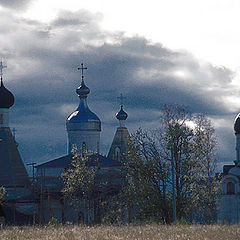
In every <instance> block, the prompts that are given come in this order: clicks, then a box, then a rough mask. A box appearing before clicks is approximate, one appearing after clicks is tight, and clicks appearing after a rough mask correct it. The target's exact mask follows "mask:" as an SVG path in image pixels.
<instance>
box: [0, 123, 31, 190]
mask: <svg viewBox="0 0 240 240" xmlns="http://www.w3.org/2000/svg"><path fill="white" fill-rule="evenodd" d="M29 184H30V181H29V177H28V174H27V171H26V169H25V166H24V164H23V161H22V159H21V156H20V154H19V152H18V149H17V145H16V142H15V139H14V137H13V136H12V133H11V130H10V129H9V128H8V127H5V128H0V185H1V186H5V187H10V186H12V187H14V186H16V187H18V186H26V185H29Z"/></svg>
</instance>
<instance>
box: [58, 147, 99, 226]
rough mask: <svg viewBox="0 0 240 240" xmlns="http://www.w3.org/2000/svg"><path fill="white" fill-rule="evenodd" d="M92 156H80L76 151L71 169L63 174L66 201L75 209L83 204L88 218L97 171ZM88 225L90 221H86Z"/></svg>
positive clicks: (90, 154)
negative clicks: (91, 160) (91, 162)
mask: <svg viewBox="0 0 240 240" xmlns="http://www.w3.org/2000/svg"><path fill="white" fill-rule="evenodd" d="M91 156H92V153H87V152H85V153H83V154H79V153H77V151H76V150H75V151H74V154H73V159H72V164H71V167H69V168H67V169H65V171H64V173H63V174H62V180H63V183H64V187H63V189H62V192H63V194H64V197H65V199H67V200H69V202H70V203H71V205H72V206H73V207H75V209H78V207H79V206H80V204H81V203H82V204H83V209H84V211H86V216H88V211H89V208H90V200H92V199H93V194H94V189H95V176H96V171H97V167H96V166H94V164H90V157H91ZM86 223H88V220H86Z"/></svg>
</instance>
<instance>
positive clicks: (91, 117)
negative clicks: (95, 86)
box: [66, 79, 101, 131]
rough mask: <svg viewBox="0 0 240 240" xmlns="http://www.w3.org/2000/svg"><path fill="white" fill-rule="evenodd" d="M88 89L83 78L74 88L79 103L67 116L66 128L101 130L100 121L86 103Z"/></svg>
mask: <svg viewBox="0 0 240 240" xmlns="http://www.w3.org/2000/svg"><path fill="white" fill-rule="evenodd" d="M89 92H90V89H89V88H88V87H87V86H86V85H85V83H84V81H83V79H82V82H81V85H80V86H79V87H78V88H77V89H76V93H77V94H78V96H79V98H80V103H79V106H78V108H77V109H76V111H74V112H73V113H72V114H70V116H69V117H68V118H67V123H66V124H67V130H70V131H71V130H75V131H76V130H94V131H101V121H100V119H99V118H98V116H97V115H96V114H95V113H93V112H92V111H91V110H90V109H89V108H88V105H87V95H88V94H89Z"/></svg>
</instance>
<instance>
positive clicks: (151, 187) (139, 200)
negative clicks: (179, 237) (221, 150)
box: [124, 105, 216, 223]
mask: <svg viewBox="0 0 240 240" xmlns="http://www.w3.org/2000/svg"><path fill="white" fill-rule="evenodd" d="M215 148H216V139H215V137H214V129H213V127H212V126H211V123H210V121H209V120H208V119H207V118H206V117H204V116H202V115H201V116H200V115H196V116H192V114H190V113H189V112H187V111H186V109H185V108H184V107H181V106H176V105H175V106H165V107H164V110H163V114H162V118H161V120H160V127H159V128H158V129H156V130H152V131H143V130H142V129H139V130H138V131H137V132H136V133H135V134H133V135H132V137H131V144H130V148H129V151H128V157H127V159H128V162H126V163H125V171H126V173H127V175H126V179H127V186H126V188H125V190H124V194H125V196H126V199H127V200H126V202H128V205H129V204H130V203H131V204H135V206H136V207H135V212H136V214H137V215H138V217H141V218H144V219H150V218H152V219H155V220H160V221H162V222H166V223H168V222H169V221H170V220H171V219H170V218H169V215H171V207H172V184H173V182H172V181H171V172H170V165H171V161H173V163H174V177H175V183H174V188H175V189H176V210H177V219H179V220H180V219H181V218H185V219H186V218H187V219H189V220H191V219H190V217H189V216H190V215H191V214H190V213H192V212H193V210H194V211H195V216H197V217H199V216H200V215H205V216H206V213H207V212H208V214H210V212H211V214H212V213H213V211H214V204H215V202H214V201H215V200H214V196H215V195H214V194H215V192H216V191H215V189H216V181H215V179H214V170H215V165H216V164H215V163H216V158H215V156H214V152H215ZM203 202H204V203H205V205H207V206H209V209H211V211H210V212H209V211H205V210H206V209H205V210H204V211H203V209H202V208H200V207H198V206H200V205H202V206H203ZM202 219H203V218H202Z"/></svg>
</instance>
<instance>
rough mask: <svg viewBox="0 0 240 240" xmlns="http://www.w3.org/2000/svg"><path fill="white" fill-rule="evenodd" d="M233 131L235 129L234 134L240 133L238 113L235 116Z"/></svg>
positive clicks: (239, 115)
mask: <svg viewBox="0 0 240 240" xmlns="http://www.w3.org/2000/svg"><path fill="white" fill-rule="evenodd" d="M234 131H235V134H240V113H239V114H238V115H237V117H236V118H235V121H234Z"/></svg>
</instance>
